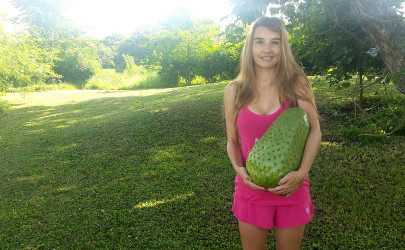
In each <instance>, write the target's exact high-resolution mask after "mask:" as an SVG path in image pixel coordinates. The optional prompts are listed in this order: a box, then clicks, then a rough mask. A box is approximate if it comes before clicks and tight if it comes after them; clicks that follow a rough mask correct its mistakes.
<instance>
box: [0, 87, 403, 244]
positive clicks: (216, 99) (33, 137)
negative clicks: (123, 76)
mask: <svg viewBox="0 0 405 250" xmlns="http://www.w3.org/2000/svg"><path fill="white" fill-rule="evenodd" d="M224 87H225V84H224V83H218V84H210V85H202V86H192V87H181V88H171V89H170V88H168V89H159V90H139V91H99V90H70V91H69V90H66V91H50V92H34V93H10V94H6V95H5V96H3V99H5V100H6V101H7V102H8V105H9V108H8V109H7V110H6V111H4V112H3V113H0V149H1V150H0V189H1V193H0V246H1V248H6V249H54V248H62V249H64V248H73V249H77V248H80V249H90V248H111V249H120V248H121V249H143V248H145V249H165V248H167V249H193V248H195V249H201V248H208V249H211V248H217V249H240V248H241V246H240V239H239V232H238V227H237V221H236V219H235V218H234V216H233V214H232V212H231V206H232V202H233V188H234V186H233V182H234V177H235V173H234V171H233V169H232V167H231V164H230V162H229V160H228V158H227V155H226V131H225V124H224V117H223V100H222V98H223V90H224ZM325 89H326V88H322V86H318V88H316V94H317V98H318V99H319V104H320V106H319V110H320V113H321V127H322V130H323V134H324V138H323V141H322V143H321V147H320V150H319V153H318V156H317V158H316V160H315V162H314V165H313V167H312V170H311V172H310V180H311V193H312V199H313V203H314V205H315V214H314V218H313V221H312V222H311V223H310V224H309V225H308V227H307V229H306V235H305V239H304V241H303V249H314V248H319V249H335V248H361V249H382V248H386V249H399V248H404V247H405V244H404V240H405V239H404V235H403V234H404V231H405V228H404V221H405V220H404V190H405V188H404V185H405V181H404V175H403V170H404V162H405V154H404V148H405V142H404V139H403V137H399V136H393V137H391V138H389V139H385V140H383V141H379V142H374V143H367V144H365V143H362V142H360V141H350V140H345V139H342V138H341V136H339V133H338V131H339V129H340V128H342V127H345V126H346V124H345V121H343V120H341V119H340V118H339V116H336V115H334V114H333V112H332V111H330V110H329V109H328V107H327V106H326V105H327V103H328V102H327V100H328V98H330V93H329V92H328V91H326V90H325ZM269 248H270V249H272V248H274V235H273V234H272V233H270V234H269Z"/></svg>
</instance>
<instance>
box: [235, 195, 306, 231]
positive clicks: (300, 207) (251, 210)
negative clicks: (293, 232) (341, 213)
mask: <svg viewBox="0 0 405 250" xmlns="http://www.w3.org/2000/svg"><path fill="white" fill-rule="evenodd" d="M232 211H233V212H234V214H235V216H236V218H237V219H238V220H239V221H242V222H245V223H247V224H250V225H254V226H258V227H262V228H266V229H272V228H274V227H297V226H301V225H305V224H307V223H308V222H310V221H311V218H312V214H313V211H314V207H313V205H312V202H311V200H309V201H308V202H307V203H306V204H297V205H275V206H265V205H256V204H252V203H250V202H247V201H242V200H235V202H234V204H233V206H232Z"/></svg>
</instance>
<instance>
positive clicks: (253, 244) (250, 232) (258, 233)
mask: <svg viewBox="0 0 405 250" xmlns="http://www.w3.org/2000/svg"><path fill="white" fill-rule="evenodd" d="M239 232H240V236H241V239H242V245H243V249H244V250H248V249H266V244H267V234H268V229H265V228H261V227H258V226H254V225H250V224H247V223H245V222H242V221H239Z"/></svg>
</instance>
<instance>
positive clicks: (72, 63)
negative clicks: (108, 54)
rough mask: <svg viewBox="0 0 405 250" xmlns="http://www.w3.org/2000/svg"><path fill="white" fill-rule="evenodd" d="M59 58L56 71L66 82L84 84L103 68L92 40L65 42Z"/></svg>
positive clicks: (68, 40) (70, 40) (69, 40)
mask: <svg viewBox="0 0 405 250" xmlns="http://www.w3.org/2000/svg"><path fill="white" fill-rule="evenodd" d="M58 57H59V60H57V61H56V62H55V68H54V71H55V73H57V74H60V75H62V76H63V81H65V82H71V83H74V84H84V83H85V81H87V80H88V79H90V77H92V76H93V75H94V74H95V73H96V72H97V71H98V70H99V69H100V68H101V67H100V63H99V62H98V60H97V47H96V46H95V44H94V43H93V42H92V41H90V40H85V39H81V40H79V39H75V40H72V39H66V40H64V41H63V43H62V44H61V50H60V54H59V55H58Z"/></svg>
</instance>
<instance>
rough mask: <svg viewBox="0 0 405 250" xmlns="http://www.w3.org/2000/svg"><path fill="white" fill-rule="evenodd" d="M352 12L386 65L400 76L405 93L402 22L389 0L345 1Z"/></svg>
mask: <svg viewBox="0 0 405 250" xmlns="http://www.w3.org/2000/svg"><path fill="white" fill-rule="evenodd" d="M348 1H349V3H350V5H351V12H352V14H353V16H354V17H356V18H357V20H358V22H359V23H360V25H361V26H362V28H363V29H364V31H365V32H366V33H367V34H368V36H369V37H370V39H371V41H372V42H373V44H374V45H375V46H376V48H377V49H378V54H379V55H380V56H381V59H382V60H383V62H384V64H385V66H387V68H388V70H389V71H390V72H391V73H394V75H395V76H396V77H398V78H399V82H397V83H396V84H395V87H396V88H397V90H398V91H399V92H401V93H402V94H405V72H404V70H405V24H404V23H403V18H402V17H401V16H400V15H398V14H397V13H396V11H395V9H394V8H393V7H392V6H391V5H390V4H389V1H388V0H378V1H376V0H348Z"/></svg>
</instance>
